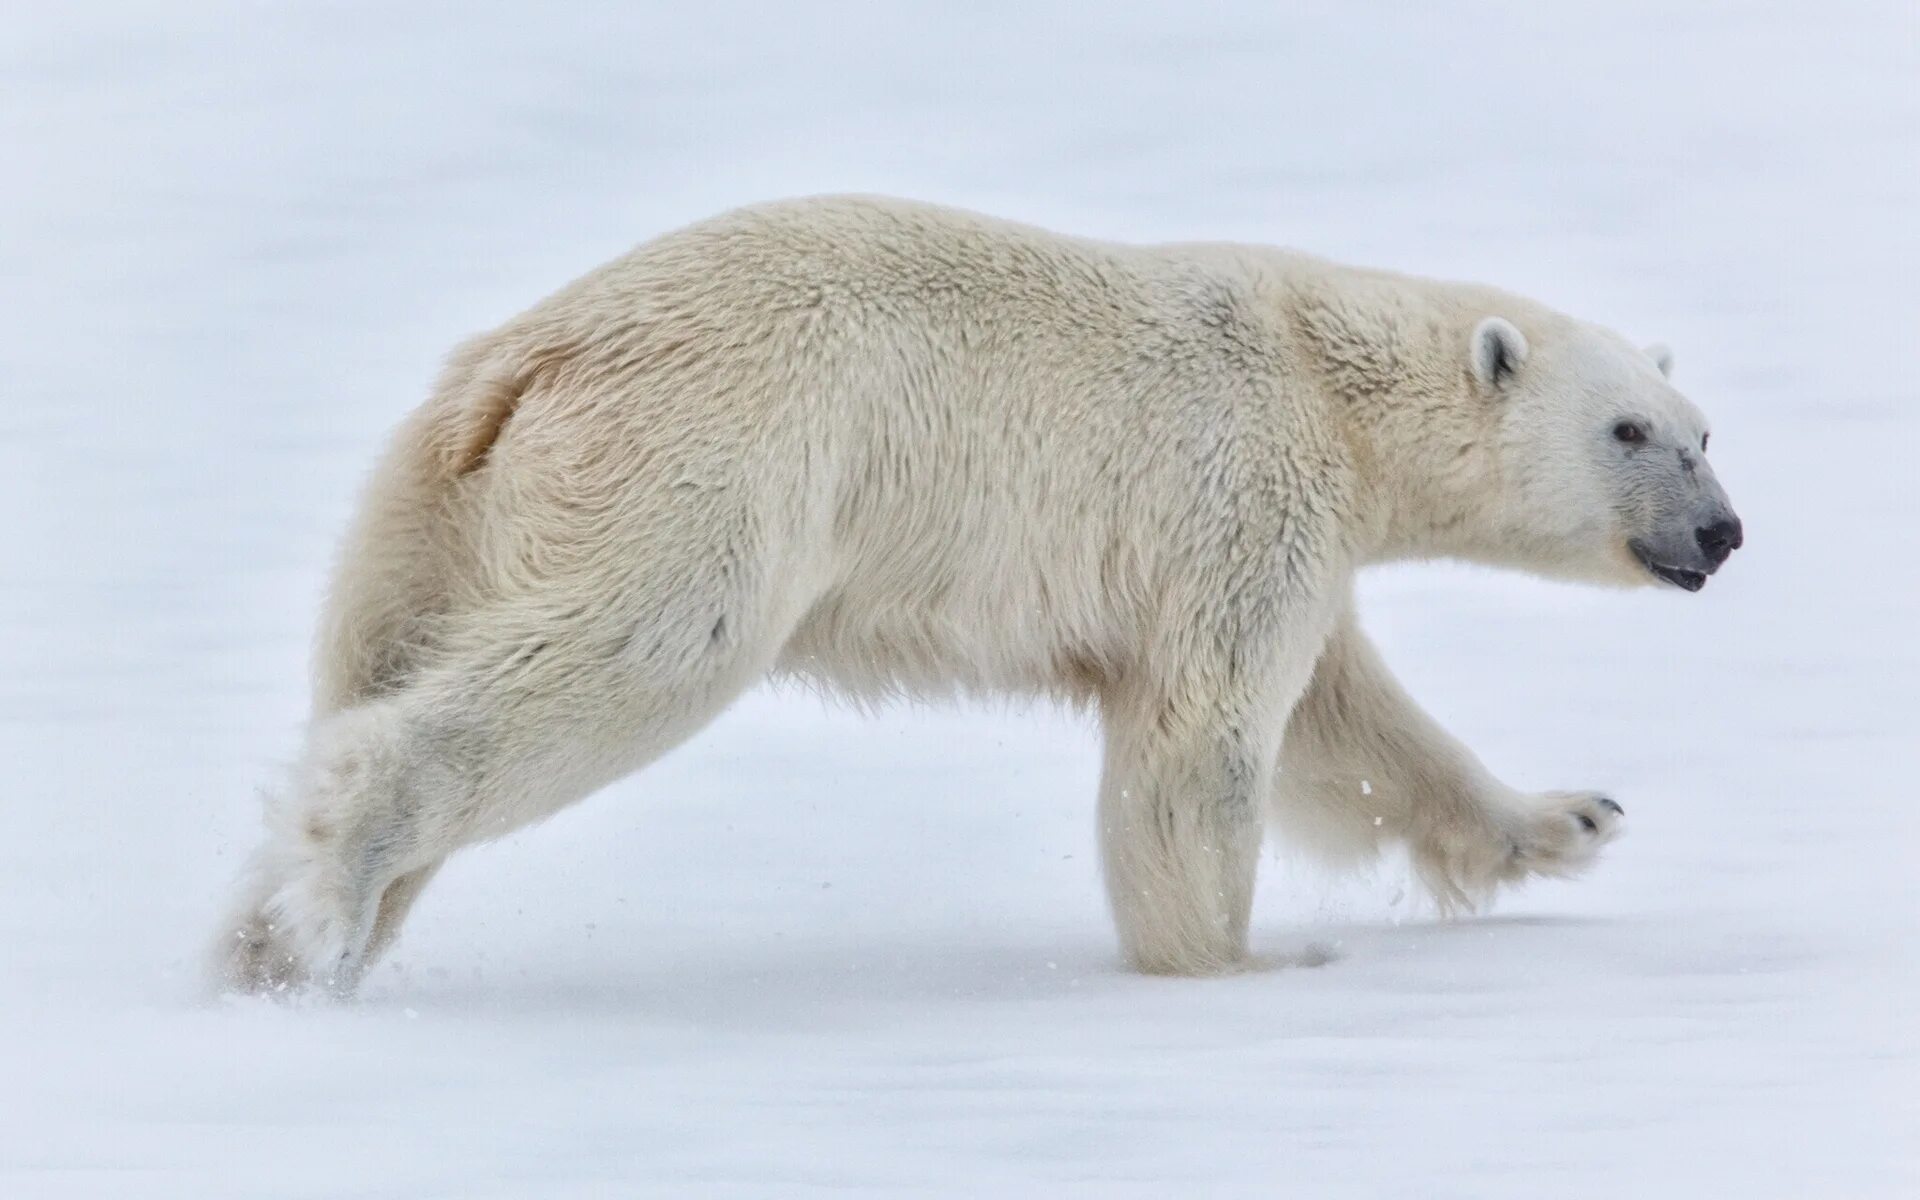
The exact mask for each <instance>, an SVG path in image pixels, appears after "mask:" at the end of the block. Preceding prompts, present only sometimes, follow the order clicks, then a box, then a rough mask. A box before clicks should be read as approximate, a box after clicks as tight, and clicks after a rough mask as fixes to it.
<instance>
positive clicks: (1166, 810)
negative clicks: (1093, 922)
mask: <svg viewBox="0 0 1920 1200" xmlns="http://www.w3.org/2000/svg"><path fill="white" fill-rule="evenodd" d="M1299 640H1300V639H1297V638H1296V639H1284V638H1280V637H1274V636H1271V635H1269V636H1268V637H1267V638H1265V639H1262V644H1249V645H1246V646H1245V649H1244V650H1243V651H1242V652H1240V653H1223V655H1222V657H1221V658H1220V660H1219V661H1218V662H1214V661H1213V660H1212V655H1209V654H1204V653H1200V654H1188V655H1186V656H1185V657H1186V659H1187V661H1186V663H1185V665H1184V669H1183V670H1181V671H1180V672H1179V673H1178V674H1177V677H1176V678H1173V679H1168V680H1165V681H1164V683H1163V685H1162V686H1161V687H1158V688H1153V689H1145V688H1139V687H1136V688H1135V689H1133V690H1132V691H1130V692H1129V693H1128V694H1125V695H1119V696H1109V697H1107V698H1106V700H1105V702H1104V705H1103V718H1104V724H1105V730H1106V764H1105V769H1104V772H1103V774H1102V778H1101V785H1100V788H1101V790H1100V834H1101V850H1102V855H1103V859H1104V866H1105V873H1106V881H1107V893H1108V897H1109V899H1110V900H1111V902H1112V905H1113V914H1114V921H1115V923H1116V924H1117V925H1118V927H1119V933H1120V943H1121V947H1122V950H1123V951H1124V953H1125V955H1126V957H1127V960H1128V962H1130V963H1131V964H1132V965H1133V966H1134V967H1135V968H1137V969H1138V970H1141V971H1146V972H1149V973H1151V974H1161V975H1205V974H1215V973H1219V972H1223V971H1228V970H1232V969H1234V968H1236V967H1238V966H1240V965H1241V964H1242V963H1244V962H1245V960H1246V953H1247V922H1248V919H1249V917H1250V916H1251V913H1252V909H1253V884H1254V873H1255V868H1256V866H1257V864H1258V860H1259V855H1260V838H1261V832H1262V825H1263V823H1262V820H1261V804H1262V801H1263V799H1264V797H1265V796H1266V794H1267V791H1268V789H1269V788H1270V786H1271V782H1272V776H1273V762H1274V758H1275V756H1276V755H1277V753H1278V751H1279V743H1280V734H1281V732H1282V731H1283V730H1284V729H1285V727H1286V718H1287V711H1288V709H1290V708H1291V707H1292V705H1293V703H1294V701H1295V700H1296V699H1297V697H1298V696H1299V694H1300V692H1301V690H1302V689H1303V688H1305V686H1306V680H1307V675H1308V672H1309V671H1310V670H1311V663H1312V661H1313V657H1314V652H1315V649H1316V648H1317V639H1316V640H1315V642H1314V643H1313V644H1311V645H1308V646H1306V647H1304V648H1302V649H1300V651H1299V652H1298V653H1294V654H1292V655H1288V654H1286V653H1285V650H1286V644H1287V643H1288V642H1297V641H1299ZM1210 668H1213V669H1210Z"/></svg>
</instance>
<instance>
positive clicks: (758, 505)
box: [218, 198, 1698, 990]
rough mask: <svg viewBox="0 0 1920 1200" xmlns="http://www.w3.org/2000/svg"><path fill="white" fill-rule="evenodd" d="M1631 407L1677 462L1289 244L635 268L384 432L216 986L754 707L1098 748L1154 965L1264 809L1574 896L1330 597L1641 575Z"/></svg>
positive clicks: (348, 930) (1514, 350)
mask: <svg viewBox="0 0 1920 1200" xmlns="http://www.w3.org/2000/svg"><path fill="white" fill-rule="evenodd" d="M1489 318H1491V319H1489ZM1496 351H1497V354H1494V353H1493V352H1496ZM1490 354H1491V355H1492V356H1491V357H1490ZM1626 355H1631V356H1632V358H1633V362H1634V363H1637V364H1639V365H1638V366H1637V367H1636V366H1634V365H1632V364H1630V363H1628V362H1627V361H1626V358H1625V357H1624V356H1626ZM1495 365H1498V366H1500V369H1499V370H1497V371H1496V370H1494V369H1492V368H1493V366H1495ZM1636 372H1638V373H1637V374H1636ZM1622 406H1626V407H1632V408H1633V409H1634V411H1640V410H1642V409H1644V410H1646V411H1647V412H1649V413H1651V414H1653V415H1654V416H1656V417H1658V418H1660V419H1663V420H1665V421H1667V422H1668V423H1669V424H1670V425H1672V426H1673V428H1674V429H1675V430H1677V431H1682V432H1684V431H1683V430H1681V427H1682V426H1684V425H1688V424H1689V423H1692V424H1698V419H1697V414H1695V413H1693V412H1692V410H1691V408H1690V407H1688V406H1686V405H1685V402H1684V401H1682V400H1680V399H1679V398H1678V397H1677V396H1676V395H1674V394H1673V393H1671V392H1670V391H1668V390H1667V389H1666V388H1665V385H1664V382H1663V381H1662V380H1661V379H1660V376H1659V374H1658V373H1657V372H1656V371H1654V370H1653V369H1652V366H1651V364H1650V363H1649V361H1648V359H1647V358H1646V357H1645V356H1644V355H1642V354H1640V352H1639V351H1636V350H1632V349H1631V348H1629V347H1627V346H1626V343H1624V342H1623V341H1622V340H1621V339H1619V338H1617V337H1616V336H1615V335H1612V334H1610V333H1607V332H1605V331H1603V330H1598V329H1596V328H1594V327H1591V326H1587V325H1583V324H1581V323H1578V322H1575V321H1572V320H1570V319H1568V318H1566V317H1563V316H1560V315H1558V314H1555V313H1552V312H1550V311H1548V310H1546V309H1543V308H1541V307H1539V306H1537V305H1534V304H1531V303H1528V302H1526V301H1523V300H1520V299H1518V298H1515V297H1511V296H1507V295H1504V294H1501V293H1498V292H1494V291H1492V290H1489V289H1485V288H1478V287H1469V286H1463V285H1452V284H1442V283H1434V282H1429V281H1424V280H1418V279H1412V278H1407V277H1402V276H1395V275H1388V274H1384V273H1379V272H1368V271H1359V270H1354V269H1350V268H1345V267H1339V266H1335V265H1332V264H1329V263H1324V262H1321V261H1318V260H1315V259H1311V258H1307V257H1304V256H1301V255H1297V254H1291V253H1286V252H1282V251H1278V250H1271V249H1265V248H1258V247H1244V246H1185V247H1136V246H1121V245H1109V244H1101V243H1094V242H1089V241H1082V240H1078V239H1074V238H1069V237H1063V236H1059V235H1056V234H1051V233H1046V232H1043V231H1039V230H1034V229H1030V228H1026V227H1022V226H1018V225H1013V224H1009V223H1005V222H1000V221H996V220H991V219H988V218H985V217H979V216H974V215H970V214H966V213H959V212H953V211H948V210H942V209H937V208H932V207H927V206H922V205H917V204H909V203H904V202H899V201H891V200H881V199H861V198H838V199H815V200H805V201H795V202H787V203H780V204H772V205H766V206H762V207H758V208H752V209H747V210H743V211H739V212H735V213H730V214H727V215H724V216H722V217H719V218H716V219H714V220H711V221H708V222H705V223H703V224H700V225H697V226H694V227H692V228H689V229H685V230H682V231H679V232H677V233H673V234H670V235H668V236H666V237H663V238H660V239H658V240H657V241H654V242H651V243H648V244H647V245H644V246H642V247H640V248H639V249H637V250H635V251H634V252H632V253H631V254H629V255H627V256H626V257H624V258H621V259H619V260H617V261H615V262H613V263H611V264H609V265H607V266H606V267H603V268H601V269H600V270H598V271H595V272H594V273H592V274H590V275H588V276H587V277H585V278H584V279H581V280H580V281H578V282H576V283H574V284H572V285H571V286H569V287H567V288H566V289H564V290H562V291H561V292H560V293H558V294H557V295H555V296H553V297H551V298H550V299H548V300H546V301H545V302H543V303H541V304H540V305H538V306H536V307H535V308H533V309H532V310H531V311H530V312H528V313H527V314H525V315H524V316H521V317H519V318H517V319H515V320H514V321H512V322H510V323H508V324H507V325H506V326H504V327H502V328H500V329H498V330H496V331H494V332H492V333H489V334H486V335H484V336H482V337H480V338H478V339H475V340H474V341H472V342H470V343H468V344H467V345H465V346H464V347H462V348H461V349H460V350H459V351H458V352H457V353H456V355H455V356H454V358H453V360H452V363H451V365H450V366H449V368H448V370H447V372H446V374H445V376H444V378H443V380H442V381H441V384H440V386H439V388H438V389H437V391H436V392H435V394H434V396H433V397H432V398H431V399H430V400H429V401H428V402H427V403H426V404H425V405H424V406H423V407H422V408H421V409H420V410H419V411H418V412H416V413H415V414H414V415H413V416H412V417H411V418H410V419H409V420H408V421H407V423H406V424H405V425H404V426H403V427H402V428H401V430H400V431H399V433H398V434H397V436H396V437H395V439H394V442H393V445H392V447H391V448H390V449H389V451H388V452H387V454H386V456H385V458H384V459H383V461H382V462H381V464H380V466H379V468H378V469H377V471H376V473H375V475H374V477H373V479H372V482H371V483H370V485H369V487H368V489H367V493H366V496H365V499H364V502H363V505H362V508H361V512H360V515H359V518H358V520H357V522H356V523H355V525H354V527H353V529H352V530H351V531H350V533H349V535H348V537H347V540H346V543H345V546H344V548H343V550H342V553H341V556H340V561H339V566H338V571H337V576H336V580H335V583H334V586H333V589H332V593H331V597H330V602H329V605H328V608H327V613H326V616H325V619H324V621H323V624H322V630H321V637H320V645H319V652H318V669H317V686H316V695H315V705H314V717H313V724H312V729H311V732H310V735H309V738H308V743H307V747H306V751H305V755H304V757H303V759H302V762H301V765H300V767H299V768H298V770H297V771H296V772H295V775H294V778H293V780H292V782H291V784H290V786H289V787H288V788H287V789H285V791H284V792H283V793H282V794H280V795H279V796H277V797H276V798H275V799H273V800H272V801H271V804H270V810H269V817H270V819H269V829H268V839H267V843H266V846H265V848H264V849H263V850H262V851H261V853H260V854H259V856H258V857H257V858H256V860H255V863H254V867H253V870H252V871H251V872H250V874H249V877H248V880H247V882H246V886H245V887H244V889H243V892H242V895H241V898H240V904H239V907H238V909H237V911H236V913H235V916H234V917H233V919H232V920H231V921H230V922H228V924H227V925H226V926H225V927H224V928H223V930H222V932H221V938H220V947H219V953H218V969H219V972H220V974H221V977H222V978H223V980H224V981H225V983H226V984H227V985H228V986H232V987H237V988H243V989H250V990H276V989H279V988H283V987H290V986H298V985H301V984H321V985H325V986H331V987H334V988H336V989H342V990H345V989H349V988H351V987H352V985H353V983H354V981H355V980H356V979H357V978H358V976H359V974H360V973H361V972H362V971H363V970H364V969H365V967H366V966H367V965H368V963H369V962H371V960H372V958H373V957H374V955H376V954H377V953H378V952H379V951H380V949H382V948H383V947H384V946H385V945H386V944H387V943H388V942H389V941H390V940H391V938H392V937H393V935H394V933H395V931H396V930H397V928H398V926H399V923H400V921H401V920H402V918H403V917H404V916H405V913H406V910H407V908H408V906H409V905H410V904H411V903H412V901H413V899H414V898H415V897H416V896H417V895H418V893H419V891H420V888H421V887H422V886H423V885H424V884H425V882H426V881H427V879H428V878H429V877H430V876H431V874H432V873H433V871H434V870H435V869H436V868H437V867H438V865H439V864H440V863H441V862H442V860H444V858H445V857H446V856H447V855H448V854H450V853H451V852H453V851H454V850H456V849H458V848H459V847H461V846H464V845H468V844H471V843H473V842H476V841H479V840H481V839H484V838H489V837H494V836H497V835H499V834H502V833H505V832H507V831H508V830H511V829H513V828H515V827H517V826H520V825H523V824H525V823H527V822H529V821H533V820H537V819H539V818H541V817H544V816H546V815H548V814H550V813H553V812H554V811H556V810H558V809H559V808H561V807H563V806H565V805H567V804H570V803H572V802H573V801H575V800H578V799H579V798H581V797H582V796H584V795H586V794H587V793H588V792H590V791H592V790H593V789H595V788H598V787H600V786H602V785H603V784H605V783H607V782H609V781H611V780H613V779H615V778H617V777H619V776H621V775H623V774H625V773H627V772H630V771H632V770H634V769H636V768H638V767H640V766H642V765H644V764H645V763H647V762H648V761H650V760H652V759H653V758H655V757H656V756H658V755H659V754H661V753H663V752H664V751H666V750H667V749H668V748H669V747H671V746H673V745H674V744H675V743H677V742H679V741H680V740H682V739H683V738H685V737H687V736H688V735H689V734H691V733H692V732H693V731H695V730H696V729H698V728H699V727H700V726H701V725H702V724H703V723H705V722H706V721H707V720H709V719H710V718H712V717H713V716H714V715H715V714H717V713H718V712H720V711H721V710H722V709H723V708H725V707H726V706H727V705H728V704H729V703H730V702H731V701H732V700H733V699H734V698H735V697H736V696H738V695H739V694H740V692H741V691H742V690H743V689H745V688H747V687H748V686H750V685H751V684H753V683H754V682H755V681H756V680H759V679H762V678H764V677H766V676H767V675H768V674H769V673H773V672H783V673H786V674H789V675H794V676H799V677H803V678H805V679H808V680H811V681H815V682H817V683H819V684H821V685H823V686H826V687H830V688H833V689H836V690H838V691H842V692H845V693H851V694H853V695H856V696H859V697H884V696H889V695H894V694H906V695H914V696H926V695H934V694H944V693H951V692H956V691H958V692H966V693H1007V692H1013V693H1027V694H1036V693H1037V694H1046V695H1052V696H1059V697H1065V698H1067V699H1070V700H1073V701H1076V702H1083V703H1087V704H1090V705H1094V706H1096V707H1097V709H1098V711H1099V713H1100V715H1101V717H1102V719H1103V722H1104V726H1105V729H1106V745H1107V749H1106V768H1105V775H1104V778H1103V781H1102V784H1101V795H1100V828H1101V839H1102V846H1103V851H1104V854H1105V859H1106V868H1107V881H1108V886H1109V890H1110V893H1111V898H1112V903H1113V909H1114V913H1115V917H1116V920H1117V922H1118V925H1119V931H1120V939H1121V943H1122V945H1123V947H1124V950H1125V952H1126V954H1127V956H1128V958H1129V960H1130V961H1131V962H1132V963H1134V964H1135V965H1136V966H1138V967H1139V968H1140V969H1142V970H1147V971H1160V972H1207V971H1217V970H1223V969H1229V968H1232V967H1234V966H1236V965H1237V964H1239V963H1240V962H1241V961H1242V960H1243V957H1244V953H1245V946H1246V927H1247V916H1248V911H1249V906H1250V904H1251V896H1252V887H1253V878H1254V868H1255V862H1256V858H1257V851H1258V846H1259V842H1260V816H1259V815H1260V811H1261V810H1262V808H1263V807H1266V806H1267V805H1268V804H1271V805H1272V807H1273V808H1274V809H1275V811H1276V812H1277V813H1278V815H1279V817H1280V819H1281V820H1282V821H1283V822H1284V823H1288V824H1291V825H1293V826H1295V827H1297V828H1298V829H1300V830H1301V831H1302V832H1303V833H1305V834H1306V835H1307V836H1309V837H1310V839H1311V840H1313V841H1314V842H1316V843H1317V844H1321V845H1323V846H1325V847H1327V848H1345V849H1348V850H1363V851H1364V850H1370V849H1372V848H1373V847H1375V846H1376V845H1377V844H1379V843H1380V842H1382V841H1383V840H1403V841H1405V842H1407V843H1408V844H1409V845H1410V846H1411V848H1412V852H1413V854H1414V857H1415V861H1416V862H1417V864H1418V866H1419V869H1420V871H1421V872H1422V874H1423V876H1424V877H1425V878H1426V879H1427V880H1428V881H1429V882H1430V883H1431V885H1432V886H1433V888H1434V889H1435V891H1436V892H1437V893H1438V894H1439V895H1440V896H1442V897H1443V898H1444V899H1446V900H1448V901H1450V902H1453V903H1461V904H1464V903H1470V902H1473V901H1475V900H1477V899H1479V898H1481V897H1482V896H1484V895H1486V894H1487V893H1488V892H1489V891H1490V890H1491V889H1492V888H1493V887H1495V886H1496V885H1498V884H1501V883H1505V882H1510V881H1514V880H1518V879H1521V878H1524V877H1526V876H1528V875H1532V874H1563V873H1566V872H1569V871H1572V870H1576V869H1578V868H1579V867H1581V866H1583V865H1585V864H1586V863H1587V862H1588V861H1589V860H1590V859H1591V858H1592V856H1593V854H1594V852H1595V851H1596V850H1597V849H1598V848H1599V846H1600V845H1601V844H1602V843H1603V842H1605V841H1606V840H1607V839H1608V838H1610V837H1611V836H1612V835H1613V833H1614V832H1615V830H1616V828H1617V820H1616V818H1617V811H1616V810H1614V809H1612V808H1609V807H1608V806H1607V805H1606V804H1604V803H1602V802H1601V801H1600V800H1599V799H1598V798H1597V797H1595V796H1593V795H1592V794H1590V793H1554V794H1549V795H1545V796H1523V795H1520V794H1518V793H1515V792H1514V791H1512V790H1511V789H1509V788H1507V787H1505V786H1504V785H1502V784H1500V783H1499V782H1498V781H1496V780H1494V779H1493V778H1492V777H1491V776H1489V775H1488V774H1487V772H1486V771H1485V770H1484V769H1483V768H1482V767H1481V766H1480V764H1479V763H1478V762H1477V761H1476V760H1475V759H1474V757H1473V756H1472V755H1471V754H1470V753H1469V752H1468V751H1466V750H1465V749H1464V748H1463V747H1461V746H1460V745H1459V744H1458V743H1456V742H1454V741H1453V740H1452V739H1451V738H1449V737H1448V736H1447V735H1446V734H1445V733H1444V732H1443V731H1441V730H1440V729H1438V728H1437V727H1435V726H1434V724H1433V723H1432V722H1431V721H1430V720H1429V719H1428V718H1427V717H1426V716H1425V715H1424V714H1423V713H1421V711H1420V710H1419V709H1418V708H1417V707H1416V706H1415V705H1414V704H1413V702H1412V701H1411V700H1409V699H1408V698H1407V697H1406V696H1405V695H1404V694H1403V693H1402V692H1401V691H1400V689H1399V688H1398V687H1397V686H1396V685H1395V683H1394V681H1393V679H1392V677H1391V676H1390V675H1389V674H1388V673H1387V671H1386V669H1385V668H1384V666H1382V665H1381V663H1380V661H1379V659H1378V658H1377V656H1375V654H1374V653H1373V651H1372V649H1371V648H1370V647H1369V646H1368V644H1367V642H1366V640H1365V638H1364V637H1363V636H1362V634H1361V633H1360V631H1359V629H1358V628H1357V626H1356V624H1355V622H1354V618H1353V611H1352V603H1351V598H1350V597H1351V580H1352V576H1353V572H1354V571H1355V570H1356V569H1357V568H1358V567H1360V566H1362V565H1364V564H1366V563H1370V562H1379V561H1384V560H1388V559H1404V558H1410V557H1431V556H1438V555H1452V556H1457V557H1464V558H1470V559H1477V560H1482V561H1490V562H1498V563H1507V564H1512V565H1517V566H1520V567H1523V568H1526V569H1529V570H1533V571H1536V572H1540V573H1544V574H1550V575H1558V576H1565V577H1576V578H1588V579H1604V580H1610V581H1614V582H1630V581H1637V580H1640V579H1642V578H1644V572H1642V570H1641V569H1640V568H1639V567H1638V565H1637V564H1635V563H1634V562H1633V561H1632V560H1631V558H1630V557H1629V556H1628V555H1627V554H1626V553H1625V552H1624V550H1623V549H1622V543H1623V540H1624V538H1625V537H1626V536H1628V535H1629V534H1631V533H1632V530H1631V529H1629V528H1626V527H1624V526H1623V525H1622V524H1621V521H1622V520H1623V519H1624V518H1623V517H1622V516H1621V515H1620V514H1621V513H1622V512H1624V511H1626V510H1625V509H1623V508H1622V507H1621V506H1620V505H1619V504H1617V503H1616V500H1615V497H1614V496H1613V494H1612V493H1613V491H1614V490H1615V483H1614V476H1613V474H1612V472H1613V470H1614V468H1612V467H1610V466H1609V465H1608V460H1607V459H1606V457H1605V454H1604V453H1603V452H1602V450H1597V449H1595V448H1594V446H1593V445H1592V444H1591V443H1594V442H1602V443H1604V442H1605V440H1606V434H1605V429H1606V422H1607V421H1608V420H1610V419H1611V418H1612V414H1613V410H1614V409H1622V410H1623V411H1624V408H1623V407H1622ZM1602 449H1604V448H1602ZM1283 735H1284V737H1283ZM1276 764H1278V771H1277V772H1276V770H1275V767H1276ZM1363 780H1364V781H1367V787H1366V789H1363V788H1362V786H1361V784H1362V781H1363ZM1583 818H1584V820H1583Z"/></svg>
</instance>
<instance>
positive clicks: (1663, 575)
mask: <svg viewBox="0 0 1920 1200" xmlns="http://www.w3.org/2000/svg"><path fill="white" fill-rule="evenodd" d="M1627 545H1628V548H1629V549H1631V550H1632V551H1633V556H1634V557H1635V558H1637V559H1639V560H1640V565H1641V566H1643V567H1645V568H1646V569H1647V572H1648V573H1649V574H1650V575H1652V576H1653V577H1654V578H1656V579H1660V580H1664V581H1665V582H1667V583H1670V584H1672V585H1673V586H1675V587H1677V588H1684V589H1685V590H1687V591H1689V592H1697V591H1699V590H1700V589H1701V588H1703V587H1705V586H1707V572H1705V571H1696V570H1694V569H1693V568H1691V567H1676V566H1673V565H1672V564H1670V563H1663V562H1660V561H1659V560H1657V559H1655V558H1654V557H1653V554H1652V553H1651V552H1650V551H1649V550H1648V549H1647V547H1646V545H1645V544H1643V543H1641V542H1637V541H1636V542H1629V543H1628V544H1627Z"/></svg>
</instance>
